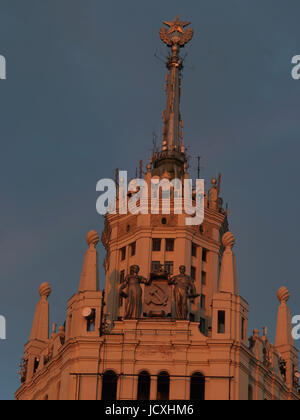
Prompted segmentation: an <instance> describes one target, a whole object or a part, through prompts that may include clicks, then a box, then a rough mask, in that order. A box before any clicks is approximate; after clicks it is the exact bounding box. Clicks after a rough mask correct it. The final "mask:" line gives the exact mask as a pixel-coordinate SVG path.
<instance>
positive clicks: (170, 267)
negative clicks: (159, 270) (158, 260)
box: [165, 261, 174, 276]
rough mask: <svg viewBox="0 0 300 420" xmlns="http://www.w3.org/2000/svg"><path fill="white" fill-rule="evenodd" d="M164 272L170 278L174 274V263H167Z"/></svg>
mask: <svg viewBox="0 0 300 420" xmlns="http://www.w3.org/2000/svg"><path fill="white" fill-rule="evenodd" d="M165 270H166V271H167V272H168V273H169V274H170V275H171V276H172V275H173V273H174V263H173V261H167V262H166V263H165Z"/></svg>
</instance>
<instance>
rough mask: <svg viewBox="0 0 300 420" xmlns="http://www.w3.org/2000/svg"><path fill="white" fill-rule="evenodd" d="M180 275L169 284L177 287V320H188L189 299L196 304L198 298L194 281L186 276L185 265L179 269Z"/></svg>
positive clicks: (175, 294) (175, 291)
mask: <svg viewBox="0 0 300 420" xmlns="http://www.w3.org/2000/svg"><path fill="white" fill-rule="evenodd" d="M179 271H180V274H179V275H177V276H175V277H172V278H170V280H169V284H170V285H174V286H175V290H174V297H175V308H176V318H177V319H181V320H186V319H187V317H188V299H191V302H192V303H193V302H194V299H195V298H196V297H198V296H200V295H199V294H197V292H196V287H195V284H194V281H193V279H192V278H191V277H190V276H187V275H186V267H185V266H184V265H182V266H180V268H179Z"/></svg>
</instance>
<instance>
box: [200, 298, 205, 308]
mask: <svg viewBox="0 0 300 420" xmlns="http://www.w3.org/2000/svg"><path fill="white" fill-rule="evenodd" d="M205 304H206V298H205V295H201V309H205Z"/></svg>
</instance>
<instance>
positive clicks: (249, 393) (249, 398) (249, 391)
mask: <svg viewBox="0 0 300 420" xmlns="http://www.w3.org/2000/svg"><path fill="white" fill-rule="evenodd" d="M248 400H249V401H253V388H252V386H251V385H249V386H248Z"/></svg>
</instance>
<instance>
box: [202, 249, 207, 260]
mask: <svg viewBox="0 0 300 420" xmlns="http://www.w3.org/2000/svg"><path fill="white" fill-rule="evenodd" d="M202 261H204V262H207V249H205V248H203V249H202Z"/></svg>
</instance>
